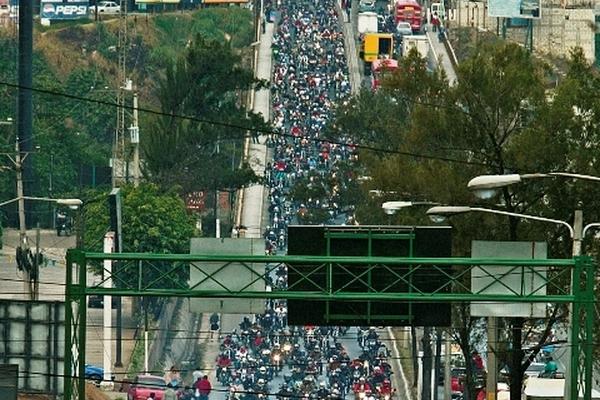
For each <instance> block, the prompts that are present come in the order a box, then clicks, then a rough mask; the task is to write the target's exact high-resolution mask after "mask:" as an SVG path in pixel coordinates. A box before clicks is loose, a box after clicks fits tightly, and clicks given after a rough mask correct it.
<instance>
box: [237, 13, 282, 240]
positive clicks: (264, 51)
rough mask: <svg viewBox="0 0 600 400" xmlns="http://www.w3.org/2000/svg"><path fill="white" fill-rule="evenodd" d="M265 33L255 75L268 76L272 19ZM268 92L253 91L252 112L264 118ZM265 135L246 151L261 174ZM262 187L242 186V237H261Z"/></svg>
mask: <svg viewBox="0 0 600 400" xmlns="http://www.w3.org/2000/svg"><path fill="white" fill-rule="evenodd" d="M265 28H266V29H265V33H263V34H262V35H261V37H260V47H259V49H258V63H257V65H256V77H257V78H258V79H264V80H267V81H270V80H271V63H272V60H271V56H272V51H271V43H272V42H273V31H274V29H275V27H274V24H273V23H267V24H265ZM270 110H271V92H270V90H269V89H268V88H266V89H261V90H259V91H257V92H256V93H255V95H254V108H253V111H254V112H255V113H261V114H262V115H263V117H264V118H265V120H266V121H269V119H270ZM266 140H267V138H266V136H264V135H263V136H261V137H260V139H259V141H260V143H251V144H250V149H249V153H248V162H249V163H250V166H251V168H252V170H253V171H254V172H255V173H256V175H258V176H264V174H265V167H266V165H267V146H266V145H265V144H264V143H265V142H266ZM265 196H266V194H265V187H264V186H263V185H252V186H249V187H247V188H246V189H244V203H243V204H242V225H244V226H245V227H246V228H247V230H246V234H245V237H247V238H257V237H262V217H263V216H262V213H263V209H264V200H265Z"/></svg>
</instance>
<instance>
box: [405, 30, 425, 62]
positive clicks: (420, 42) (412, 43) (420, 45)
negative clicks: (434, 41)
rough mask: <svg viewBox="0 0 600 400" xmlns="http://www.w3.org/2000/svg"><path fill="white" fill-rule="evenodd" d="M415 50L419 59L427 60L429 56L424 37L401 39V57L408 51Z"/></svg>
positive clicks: (414, 36) (415, 36)
mask: <svg viewBox="0 0 600 400" xmlns="http://www.w3.org/2000/svg"><path fill="white" fill-rule="evenodd" d="M413 48H414V49H417V51H418V52H419V54H420V55H421V58H425V59H427V57H428V55H429V39H428V38H427V36H426V35H412V36H405V37H404V38H403V39H402V57H405V56H406V55H407V54H408V53H409V52H410V49H413Z"/></svg>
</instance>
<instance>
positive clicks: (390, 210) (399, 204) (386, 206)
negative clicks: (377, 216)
mask: <svg viewBox="0 0 600 400" xmlns="http://www.w3.org/2000/svg"><path fill="white" fill-rule="evenodd" d="M438 204H440V203H435V202H432V201H404V200H398V201H386V202H385V203H383V204H382V205H381V208H383V211H384V212H385V213H386V214H390V215H391V214H394V213H395V212H396V211H398V210H400V209H401V208H407V207H413V206H434V205H438Z"/></svg>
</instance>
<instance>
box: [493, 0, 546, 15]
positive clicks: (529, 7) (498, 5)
mask: <svg viewBox="0 0 600 400" xmlns="http://www.w3.org/2000/svg"><path fill="white" fill-rule="evenodd" d="M541 11H542V5H541V0H489V1H488V15H489V16H490V17H504V18H536V19H537V18H540V17H541Z"/></svg>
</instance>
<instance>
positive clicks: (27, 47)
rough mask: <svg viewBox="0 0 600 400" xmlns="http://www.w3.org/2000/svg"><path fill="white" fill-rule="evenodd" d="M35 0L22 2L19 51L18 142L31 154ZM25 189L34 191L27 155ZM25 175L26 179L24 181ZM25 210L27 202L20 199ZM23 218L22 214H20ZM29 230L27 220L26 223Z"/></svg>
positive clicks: (22, 162)
mask: <svg viewBox="0 0 600 400" xmlns="http://www.w3.org/2000/svg"><path fill="white" fill-rule="evenodd" d="M32 65H33V0H20V1H19V53H18V65H17V68H18V77H19V89H18V95H17V142H19V150H17V152H19V151H22V152H24V153H29V152H31V150H32V149H33V104H32V93H31V88H32V86H33V72H32ZM19 169H20V172H19V173H20V174H21V185H25V186H27V187H26V188H23V187H22V188H21V190H22V191H23V193H25V192H27V193H28V194H31V188H30V186H31V183H32V181H33V171H32V165H31V162H30V161H26V157H22V158H21V160H20V165H19ZM23 175H24V176H25V179H24V180H23ZM19 207H22V209H23V213H25V204H24V203H21V202H19ZM30 216H31V214H30ZM19 218H20V216H19ZM22 227H23V229H25V223H23V225H22Z"/></svg>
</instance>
